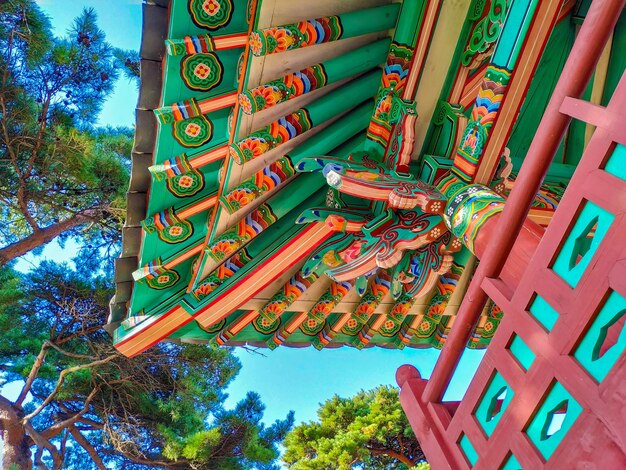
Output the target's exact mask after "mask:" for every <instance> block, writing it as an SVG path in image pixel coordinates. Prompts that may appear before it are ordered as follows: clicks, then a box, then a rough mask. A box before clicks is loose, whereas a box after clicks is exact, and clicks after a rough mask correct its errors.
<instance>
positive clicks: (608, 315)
mask: <svg viewBox="0 0 626 470" xmlns="http://www.w3.org/2000/svg"><path fill="white" fill-rule="evenodd" d="M623 6H624V2H623V1H621V2H620V1H610V0H607V1H601V0H596V1H594V2H593V5H592V7H591V9H590V11H589V14H588V16H587V19H586V20H585V23H586V25H585V26H586V29H585V33H583V30H581V34H580V36H579V39H578V40H577V45H575V46H574V49H573V50H572V55H571V56H570V59H569V60H568V65H570V67H571V68H569V69H568V68H567V66H566V70H568V71H575V70H583V69H585V67H588V68H589V63H592V62H593V61H594V60H595V58H594V57H593V54H594V51H598V50H600V51H601V50H602V48H603V46H604V44H605V42H606V31H607V30H608V31H609V32H610V31H612V28H613V26H611V25H614V23H615V20H616V19H617V16H618V15H619V14H620V12H621V10H622V8H623ZM607 17H608V18H607ZM585 26H583V28H585ZM599 29H601V30H599ZM589 41H595V42H596V43H597V44H595V47H591V46H590V45H589V44H588V42H589ZM582 42H587V44H583V45H581V44H580V43H582ZM575 54H580V56H575ZM573 56H574V57H573ZM577 61H578V63H576V62H577ZM585 61H587V62H585ZM585 63H586V64H587V65H586V66H585V65H583V64H585ZM577 67H578V68H577ZM590 69H591V70H592V69H593V68H592V67H591V68H590ZM590 73H591V71H590V70H589V71H588V72H587V73H586V75H584V74H582V75H581V74H577V73H574V72H572V73H571V76H569V77H567V76H565V71H564V77H563V78H562V80H561V81H560V82H559V85H558V86H557V90H555V95H554V96H553V98H552V100H551V104H550V106H549V107H548V110H547V111H546V115H545V116H544V120H543V121H542V124H541V125H540V129H539V130H538V132H537V136H536V138H535V139H543V140H542V141H541V142H540V143H541V144H543V145H544V146H545V147H547V148H548V149H551V148H556V146H558V143H559V141H560V138H561V136H562V132H563V131H564V130H565V126H567V124H568V122H569V120H570V118H575V119H578V120H581V121H584V122H586V123H589V124H591V125H593V126H596V130H595V132H594V134H593V137H592V138H591V140H590V141H589V144H588V146H587V148H586V149H585V152H584V155H583V158H582V160H581V162H580V164H579V166H578V168H577V170H576V173H575V174H574V176H573V177H572V180H571V181H570V183H569V186H568V189H567V191H566V192H565V194H564V196H563V198H562V200H561V202H560V204H559V207H558V209H557V211H556V213H555V215H554V217H553V219H552V222H551V224H550V226H549V227H548V229H547V231H546V232H545V234H544V236H543V237H542V239H541V241H540V243H539V245H538V246H537V248H536V250H535V252H534V254H533V256H532V258H531V259H530V262H529V263H528V265H527V266H526V267H525V269H524V271H523V274H522V276H521V278H520V279H519V280H518V282H517V283H516V285H512V284H511V283H510V282H509V283H508V284H507V283H506V282H504V281H503V280H502V279H504V278H506V276H500V274H501V273H500V269H502V264H503V263H501V264H500V265H499V268H496V272H489V269H490V268H489V267H485V266H483V272H480V269H481V268H479V271H477V275H476V276H475V278H474V280H473V281H472V284H474V286H473V287H472V286H470V288H469V290H468V292H470V293H472V292H479V291H480V294H481V295H483V296H484V294H485V293H486V294H487V295H488V296H489V297H490V298H491V299H493V300H494V301H495V302H496V304H497V305H498V306H499V307H500V308H502V310H503V311H504V320H503V321H502V323H501V324H500V326H499V329H498V332H497V333H496V335H495V336H494V338H493V340H492V342H491V344H490V346H489V348H488V349H487V351H486V354H485V356H484V358H483V360H482V362H481V364H480V366H479V368H478V371H477V373H476V375H475V376H474V378H473V380H472V382H471V384H470V386H469V389H468V391H467V393H466V395H465V397H464V398H463V400H462V401H461V402H460V404H450V403H443V402H441V396H442V395H443V392H444V391H445V387H446V386H447V384H448V383H449V380H450V377H451V376H452V374H453V373H454V369H455V367H456V365H457V363H458V358H459V355H460V352H459V350H460V349H461V348H458V347H457V348H456V350H455V349H454V348H455V344H454V343H456V346H458V345H459V344H461V345H463V344H464V342H466V341H467V334H468V333H467V332H468V331H469V330H470V329H469V328H467V326H468V325H470V322H469V319H471V315H470V314H467V315H465V316H464V315H463V314H462V313H461V312H462V311H463V310H466V311H470V310H471V309H472V308H474V310H475V311H478V310H479V307H477V306H476V305H472V306H470V304H472V303H475V302H477V301H476V296H473V295H470V296H469V298H466V299H465V300H464V303H467V304H468V305H467V306H466V308H465V309H464V307H463V306H462V307H461V310H460V311H459V319H458V321H457V322H456V323H455V327H454V328H458V330H457V331H456V332H455V331H454V328H453V332H452V334H454V335H456V337H457V338H456V341H449V342H448V343H446V346H445V347H444V349H443V351H442V356H441V359H440V361H439V362H440V364H438V367H436V368H435V371H434V373H433V377H432V378H431V380H430V382H431V383H428V382H429V381H426V380H423V379H421V378H420V377H419V373H418V372H417V370H416V369H415V368H413V367H411V366H403V367H402V368H400V369H399V370H398V373H397V380H398V384H399V385H400V386H401V395H400V397H401V402H402V405H403V407H404V409H405V411H406V413H407V416H408V417H409V421H410V422H411V426H412V427H413V429H414V431H415V433H416V436H417V437H418V439H419V440H420V442H421V444H422V447H423V449H424V451H425V454H426V457H427V458H428V460H429V461H430V463H431V465H432V468H434V469H435V470H438V469H440V468H453V469H462V468H477V469H478V468H480V469H495V468H505V469H517V468H529V469H535V468H559V469H564V468H606V469H617V468H626V387H625V384H626V355H624V354H623V350H624V345H625V344H626V331H623V330H624V323H625V319H626V74H625V75H624V76H623V77H622V79H621V81H620V83H619V85H618V87H617V89H616V90H615V92H614V94H613V97H612V99H611V101H610V103H609V104H608V105H607V107H606V108H603V107H600V106H597V105H592V104H590V103H587V102H584V101H581V100H578V99H575V98H572V97H570V96H580V94H581V93H582V90H584V86H585V83H586V81H587V78H588V76H589V74H590ZM577 80H578V81H579V82H580V83H575V84H573V85H572V84H571V82H572V81H574V82H576V81H577ZM568 81H569V83H568ZM562 82H563V83H562ZM572 90H576V92H573V91H572ZM550 126H552V130H557V131H558V132H547V131H546V129H545V128H550ZM542 127H544V129H543V131H545V132H543V134H542ZM532 152H533V147H531V149H530V150H529V157H528V159H529V160H530V161H529V162H528V163H527V164H525V165H528V166H532V165H533V163H537V162H538V161H539V158H540V157H539V156H536V155H534V156H532V157H531V156H530V154H531V153H532ZM535 153H536V154H537V155H539V153H540V151H537V152H535ZM548 154H550V151H549V150H546V155H547V156H548V157H549V156H551V154H550V155H548ZM535 156H536V157H537V158H535V161H534V162H533V161H532V159H533V158H534V157H535ZM544 160H545V158H544ZM541 164H542V165H544V166H545V168H546V169H547V164H549V160H548V162H547V164H546V162H542V163H541ZM523 174H524V169H522V171H521V173H520V175H523ZM526 175H530V176H531V177H534V176H536V178H529V179H530V180H532V181H530V182H528V185H530V186H532V185H536V186H535V188H534V189H533V188H530V190H528V191H526V194H522V195H519V197H518V198H517V199H518V200H517V201H512V199H513V198H515V194H514V193H513V194H512V195H511V200H510V201H509V202H508V203H507V204H509V203H510V204H512V205H515V204H518V206H519V204H520V202H519V200H520V199H522V198H524V197H525V196H531V197H532V194H533V192H532V191H533V190H534V191H536V189H537V188H538V186H539V184H540V183H541V176H542V174H541V171H536V170H534V169H532V168H531V169H530V170H528V171H526ZM521 192H522V191H520V194H521ZM526 199H528V201H527V202H528V205H527V208H528V207H529V204H530V201H531V199H530V198H528V197H526ZM514 211H515V209H512V210H510V211H509V216H510V214H511V213H514ZM505 217H507V215H506V209H505V213H504V214H503V222H502V224H505V221H506V220H507V219H505ZM522 222H523V219H522V220H520V221H519V223H518V224H516V228H519V227H520V226H521V223H522ZM503 230H505V229H503ZM516 233H517V232H516ZM512 236H513V237H514V236H515V234H513V235H512ZM504 243H506V242H504ZM502 246H505V245H502ZM495 249H496V248H494V250H495ZM494 250H492V251H494ZM508 251H510V250H508ZM492 255H493V253H492ZM487 256H488V254H486V255H485V258H486V257H487ZM482 262H483V260H481V263H482ZM487 264H488V263H487ZM494 266H497V264H496V265H494ZM504 269H505V270H506V267H505V268H504ZM485 271H486V272H485ZM481 300H484V299H481ZM479 303H480V302H479ZM482 304H484V302H482ZM446 349H447V350H446ZM586 464H592V466H585V465H586Z"/></svg>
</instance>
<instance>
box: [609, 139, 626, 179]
mask: <svg viewBox="0 0 626 470" xmlns="http://www.w3.org/2000/svg"><path fill="white" fill-rule="evenodd" d="M604 169H605V170H606V171H608V172H609V173H611V174H612V175H614V176H617V177H618V178H621V179H623V180H626V146H624V145H617V146H616V147H615V150H614V151H613V155H611V157H610V158H609V161H608V162H606V166H605V167H604Z"/></svg>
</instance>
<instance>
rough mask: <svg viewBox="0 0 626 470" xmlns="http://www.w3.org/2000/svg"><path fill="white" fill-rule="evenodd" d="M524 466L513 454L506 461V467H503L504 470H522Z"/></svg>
mask: <svg viewBox="0 0 626 470" xmlns="http://www.w3.org/2000/svg"><path fill="white" fill-rule="evenodd" d="M521 469H522V466H521V465H520V463H519V462H518V461H517V459H516V458H515V456H514V455H513V454H511V456H510V457H509V458H508V459H507V460H506V462H505V463H504V465H503V466H502V470H521Z"/></svg>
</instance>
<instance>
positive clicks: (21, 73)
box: [0, 0, 138, 265]
mask: <svg viewBox="0 0 626 470" xmlns="http://www.w3.org/2000/svg"><path fill="white" fill-rule="evenodd" d="M136 56H137V54H136V53H130V52H125V51H120V50H116V49H114V48H113V47H111V45H110V44H109V43H107V41H106V38H105V35H104V33H103V32H102V31H101V30H100V29H99V28H98V25H97V22H96V14H95V12H94V11H93V10H91V9H89V10H84V11H83V13H82V14H81V15H80V16H79V17H78V18H76V20H75V21H74V24H73V26H72V27H71V29H70V31H68V33H67V36H66V37H63V38H57V37H55V36H54V34H53V31H52V29H51V26H50V22H49V20H48V18H47V17H46V16H45V15H44V14H43V13H42V12H41V10H40V9H39V8H38V6H37V5H36V3H35V2H34V0H8V1H4V2H0V216H1V217H2V221H3V223H2V224H0V265H1V264H4V263H6V262H7V261H9V260H11V259H14V258H16V257H18V256H21V255H23V254H25V253H27V252H29V251H31V250H34V249H37V248H38V247H41V246H43V245H44V244H46V243H48V242H49V241H50V240H52V239H54V238H56V237H59V236H61V241H63V240H64V239H67V238H68V237H74V238H76V239H77V240H79V241H80V242H84V243H85V244H91V245H92V248H94V250H92V251H94V252H95V251H97V248H101V249H102V248H110V247H112V246H117V241H118V239H119V237H120V231H119V228H118V226H119V225H120V222H121V221H122V219H123V210H124V204H125V194H124V193H125V191H126V188H127V185H128V168H129V159H128V157H129V155H130V152H131V147H132V131H131V130H130V129H112V128H106V129H102V128H97V127H95V123H96V121H97V116H98V113H99V111H100V109H101V107H102V104H103V103H104V102H105V100H106V98H107V97H108V95H109V94H110V93H111V92H112V90H113V86H114V84H115V81H116V80H117V79H118V76H119V74H120V70H122V71H124V72H125V73H126V74H127V75H128V76H134V75H136V73H137V64H138V60H137V57H136Z"/></svg>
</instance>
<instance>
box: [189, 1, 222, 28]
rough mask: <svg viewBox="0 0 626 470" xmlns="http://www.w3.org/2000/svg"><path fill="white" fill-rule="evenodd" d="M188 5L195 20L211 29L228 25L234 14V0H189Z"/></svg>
mask: <svg viewBox="0 0 626 470" xmlns="http://www.w3.org/2000/svg"><path fill="white" fill-rule="evenodd" d="M187 6H188V8H189V13H190V14H191V19H192V20H193V22H194V23H195V24H196V25H198V26H200V27H201V28H206V29H210V30H216V29H219V28H222V27H224V26H226V25H227V24H228V23H229V22H230V20H231V18H232V15H233V3H232V0H189V2H188V4H187Z"/></svg>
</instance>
